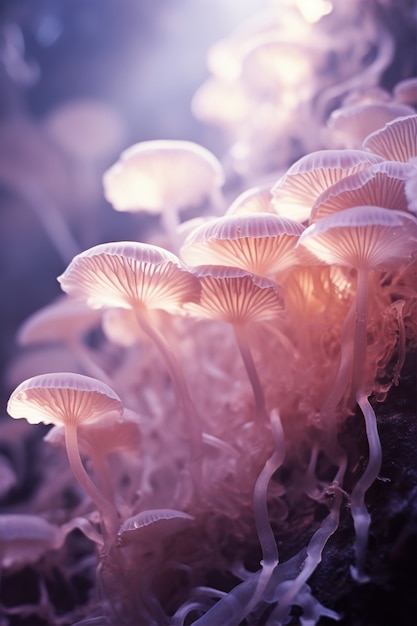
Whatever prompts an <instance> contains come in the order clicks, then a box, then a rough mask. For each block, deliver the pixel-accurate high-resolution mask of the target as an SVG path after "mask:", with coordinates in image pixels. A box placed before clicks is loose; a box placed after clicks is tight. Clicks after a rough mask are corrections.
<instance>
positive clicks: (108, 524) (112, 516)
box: [65, 424, 120, 541]
mask: <svg viewBox="0 0 417 626" xmlns="http://www.w3.org/2000/svg"><path fill="white" fill-rule="evenodd" d="M65 446H66V450H67V455H68V461H69V464H70V467H71V470H72V473H73V474H74V477H75V479H76V481H77V482H78V484H79V485H80V487H81V488H82V489H83V490H84V491H85V492H86V493H87V495H88V496H90V498H91V500H92V501H93V502H94V504H95V505H96V506H97V508H98V510H99V511H100V513H101V515H102V517H103V524H104V527H105V530H106V531H107V533H108V539H110V541H111V539H112V538H114V537H115V536H116V533H117V531H118V529H119V526H120V523H119V517H118V515H117V511H116V509H115V508H114V506H113V504H112V503H111V502H109V501H108V500H107V498H105V496H104V495H103V494H102V493H101V491H100V490H99V489H98V488H97V486H96V485H95V484H94V483H93V481H92V480H91V478H90V476H89V475H88V474H87V472H86V470H85V467H84V465H83V463H82V461H81V457H80V452H79V448H78V439H77V425H76V424H68V425H66V426H65Z"/></svg>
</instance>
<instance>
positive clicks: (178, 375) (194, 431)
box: [135, 310, 202, 463]
mask: <svg viewBox="0 0 417 626" xmlns="http://www.w3.org/2000/svg"><path fill="white" fill-rule="evenodd" d="M135 313H136V319H137V322H138V324H139V326H140V327H141V329H142V330H143V332H144V333H146V334H147V336H148V337H149V339H150V340H151V341H152V342H153V344H154V345H155V346H156V348H157V349H158V350H159V353H160V354H161V356H162V358H163V360H164V362H165V365H166V367H167V369H168V372H169V375H170V377H171V381H172V384H173V385H174V389H175V393H176V396H177V400H178V403H179V405H180V408H181V410H182V411H183V414H184V417H185V420H186V424H187V427H188V430H189V435H190V447H191V460H192V462H193V463H195V462H196V461H197V460H199V459H201V454H202V431H201V427H200V425H199V423H198V419H197V410H196V408H195V406H194V402H193V401H192V399H191V396H190V392H189V389H188V386H187V383H186V381H185V379H184V376H183V374H182V369H181V367H180V365H179V363H178V361H177V359H176V358H175V355H174V354H173V352H172V351H171V350H170V348H169V346H168V344H167V342H166V341H165V339H164V337H163V336H162V335H161V333H160V332H159V331H158V330H157V329H155V328H154V327H153V326H152V324H150V323H149V321H148V319H147V317H146V314H144V313H142V312H141V311H138V310H135Z"/></svg>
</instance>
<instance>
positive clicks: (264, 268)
mask: <svg viewBox="0 0 417 626" xmlns="http://www.w3.org/2000/svg"><path fill="white" fill-rule="evenodd" d="M303 230H304V226H302V225H301V224H299V223H298V222H294V221H293V220H291V219H288V218H285V217H279V216H278V215H274V214H272V213H271V214H268V213H259V214H256V215H227V216H224V217H221V218H218V219H215V220H211V221H209V222H207V224H203V225H202V226H200V227H198V228H196V229H195V230H194V231H192V232H191V233H190V234H189V235H188V237H187V239H186V240H185V242H184V244H183V246H182V248H181V257H182V258H183V259H184V261H185V262H186V263H188V265H191V266H196V265H227V266H232V267H240V268H242V269H244V270H247V271H248V272H252V273H253V274H259V275H261V276H264V275H270V274H273V273H275V272H277V271H281V272H282V271H284V270H285V269H287V268H288V267H289V266H291V265H294V263H295V262H296V259H297V254H296V252H295V245H296V243H297V240H298V237H299V236H300V235H301V233H302V232H303Z"/></svg>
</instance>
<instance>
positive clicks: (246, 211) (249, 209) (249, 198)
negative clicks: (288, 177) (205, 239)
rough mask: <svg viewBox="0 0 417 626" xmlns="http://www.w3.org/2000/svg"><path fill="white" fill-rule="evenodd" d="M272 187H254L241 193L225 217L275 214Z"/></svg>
mask: <svg viewBox="0 0 417 626" xmlns="http://www.w3.org/2000/svg"><path fill="white" fill-rule="evenodd" d="M271 200H272V194H271V185H262V186H259V187H252V188H251V189H247V190H246V191H244V192H243V193H241V194H240V195H239V196H238V197H237V198H236V199H235V200H233V202H232V204H231V205H230V206H229V208H228V209H227V211H226V213H225V215H254V214H258V213H275V211H274V209H273V208H272V205H271Z"/></svg>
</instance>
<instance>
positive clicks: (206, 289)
mask: <svg viewBox="0 0 417 626" xmlns="http://www.w3.org/2000/svg"><path fill="white" fill-rule="evenodd" d="M195 273H196V275H197V276H198V278H199V280H200V284H201V298H200V302H199V303H198V304H188V305H187V307H186V308H187V310H188V311H189V312H190V313H192V314H193V315H196V316H197V317H202V318H207V319H215V320H222V321H224V322H229V323H230V324H246V323H251V322H264V321H267V320H271V319H274V318H276V317H277V316H278V315H279V314H280V313H281V312H282V311H283V309H284V300H283V297H282V293H281V289H280V288H279V286H278V285H277V284H276V283H275V282H273V281H271V280H268V279H266V278H263V277H261V276H255V275H254V274H251V273H249V272H247V271H245V270H242V269H239V268H235V267H221V266H201V267H198V268H196V270H195Z"/></svg>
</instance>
